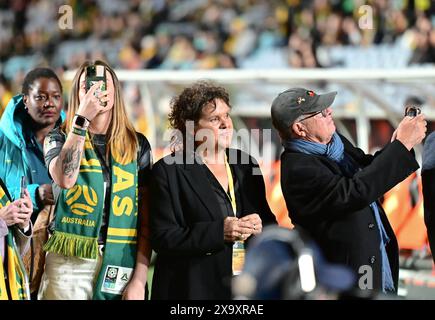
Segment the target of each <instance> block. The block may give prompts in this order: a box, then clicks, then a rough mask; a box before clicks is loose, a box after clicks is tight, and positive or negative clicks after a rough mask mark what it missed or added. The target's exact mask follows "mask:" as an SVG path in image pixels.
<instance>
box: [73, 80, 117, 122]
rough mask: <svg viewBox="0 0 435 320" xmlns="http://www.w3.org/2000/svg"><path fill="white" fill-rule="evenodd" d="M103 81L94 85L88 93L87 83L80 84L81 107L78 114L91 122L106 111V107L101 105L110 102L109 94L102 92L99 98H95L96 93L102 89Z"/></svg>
mask: <svg viewBox="0 0 435 320" xmlns="http://www.w3.org/2000/svg"><path fill="white" fill-rule="evenodd" d="M102 84H103V81H99V82H97V83H94V84H93V85H92V86H91V87H90V89H89V91H88V92H86V81H82V82H80V92H79V96H80V105H79V109H78V110H77V114H78V115H81V116H83V117H85V118H86V119H88V120H89V121H92V120H93V119H94V118H95V117H96V116H97V114H98V113H100V112H101V111H104V108H105V107H104V106H102V105H101V103H103V102H107V101H109V97H108V94H109V92H108V91H107V90H106V91H101V92H100V93H99V94H98V95H97V96H95V91H96V90H97V89H99V88H100V87H101V85H102Z"/></svg>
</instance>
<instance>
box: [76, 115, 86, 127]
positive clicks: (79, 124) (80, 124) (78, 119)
mask: <svg viewBox="0 0 435 320" xmlns="http://www.w3.org/2000/svg"><path fill="white" fill-rule="evenodd" d="M73 125H74V126H77V127H79V128H83V129H85V128H87V127H88V126H89V120H88V119H86V118H85V117H83V116H81V115H79V114H76V115H75V118H74V121H73Z"/></svg>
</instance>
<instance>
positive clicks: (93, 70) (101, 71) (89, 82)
mask: <svg viewBox="0 0 435 320" xmlns="http://www.w3.org/2000/svg"><path fill="white" fill-rule="evenodd" d="M99 81H103V84H102V85H101V87H100V88H99V89H97V90H95V94H94V95H95V96H98V94H99V93H100V92H101V91H105V90H106V88H107V82H106V68H104V66H101V65H90V66H87V67H86V92H88V90H89V89H90V88H91V87H92V86H93V85H94V84H95V83H97V82H99ZM101 105H102V106H104V107H105V106H106V105H107V102H103V103H101Z"/></svg>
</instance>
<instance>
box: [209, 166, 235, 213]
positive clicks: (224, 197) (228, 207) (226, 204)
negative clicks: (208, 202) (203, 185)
mask: <svg viewBox="0 0 435 320" xmlns="http://www.w3.org/2000/svg"><path fill="white" fill-rule="evenodd" d="M202 168H203V169H204V172H205V174H206V176H207V178H208V180H209V181H210V185H211V188H212V189H213V191H214V194H215V196H216V200H217V202H218V203H219V207H220V208H221V211H222V216H223V217H224V218H226V217H228V216H230V217H232V216H234V212H233V206H232V204H231V194H230V193H229V192H225V190H224V189H223V188H222V186H221V184H220V183H219V181H218V180H217V179H216V177H215V176H214V174H213V173H212V172H211V171H210V169H209V168H208V167H207V166H206V165H203V166H202ZM230 168H231V166H230ZM231 174H232V176H233V181H234V195H235V196H236V213H237V214H236V216H237V217H240V213H241V212H242V208H241V201H240V193H239V181H238V180H237V177H235V176H234V172H233V169H231Z"/></svg>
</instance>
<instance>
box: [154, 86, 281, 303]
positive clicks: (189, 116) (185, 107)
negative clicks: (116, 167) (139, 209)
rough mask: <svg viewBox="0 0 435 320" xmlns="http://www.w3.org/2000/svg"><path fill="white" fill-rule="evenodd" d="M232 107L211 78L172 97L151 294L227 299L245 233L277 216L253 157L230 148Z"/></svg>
mask: <svg viewBox="0 0 435 320" xmlns="http://www.w3.org/2000/svg"><path fill="white" fill-rule="evenodd" d="M230 111H231V105H230V102H229V95H228V93H227V92H226V91H225V89H224V88H222V87H218V86H215V85H213V84H212V83H208V82H198V83H195V84H194V85H192V86H191V87H187V88H185V89H184V90H183V91H182V92H181V94H180V95H178V96H177V97H175V98H174V99H173V100H172V102H171V111H170V114H169V120H170V123H171V126H172V128H174V129H176V130H178V131H177V132H178V133H179V136H178V140H177V142H178V143H177V144H175V145H174V146H173V147H174V150H173V151H174V152H173V153H172V154H171V155H168V156H166V157H164V158H163V159H161V160H159V161H158V162H157V163H156V164H155V166H154V167H153V183H152V184H151V198H152V199H153V201H152V202H151V203H150V205H151V210H150V230H151V243H152V247H153V249H154V250H155V251H156V253H157V258H156V264H155V268H154V275H153V286H152V296H151V298H152V299H157V300H161V299H171V300H172V299H194V300H196V299H207V300H208V299H231V279H232V276H233V275H237V274H239V273H240V271H241V268H242V267H243V262H244V254H245V251H244V250H245V248H244V246H245V241H246V240H248V239H250V238H251V236H254V235H257V234H259V233H261V231H262V228H263V225H266V224H273V223H276V220H275V216H274V215H273V213H272V212H271V210H270V208H269V205H268V203H267V200H266V194H265V186H264V180H263V176H262V175H261V172H260V168H259V166H258V164H257V162H256V160H255V159H254V158H252V157H251V156H249V155H248V154H246V153H244V152H242V151H241V150H237V149H230V144H231V139H232V135H233V124H232V120H231V116H230ZM189 128H190V129H189ZM195 135H196V136H197V137H199V136H202V138H198V139H199V140H200V141H194V137H195ZM173 160H175V161H173ZM243 160H245V161H243Z"/></svg>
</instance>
